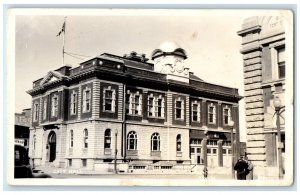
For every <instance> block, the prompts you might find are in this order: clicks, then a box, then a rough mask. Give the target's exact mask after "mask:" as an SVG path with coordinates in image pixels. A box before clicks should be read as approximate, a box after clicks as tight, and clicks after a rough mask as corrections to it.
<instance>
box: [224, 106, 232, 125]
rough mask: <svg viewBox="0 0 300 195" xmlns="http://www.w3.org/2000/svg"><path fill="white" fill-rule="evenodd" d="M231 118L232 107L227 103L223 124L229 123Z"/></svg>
mask: <svg viewBox="0 0 300 195" xmlns="http://www.w3.org/2000/svg"><path fill="white" fill-rule="evenodd" d="M230 118H231V112H230V108H229V107H228V106H227V105H226V106H225V107H224V108H223V124H224V125H228V124H229V120H230Z"/></svg>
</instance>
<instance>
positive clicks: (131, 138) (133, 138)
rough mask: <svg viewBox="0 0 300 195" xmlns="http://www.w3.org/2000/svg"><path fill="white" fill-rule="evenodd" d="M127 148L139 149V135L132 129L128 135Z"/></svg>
mask: <svg viewBox="0 0 300 195" xmlns="http://www.w3.org/2000/svg"><path fill="white" fill-rule="evenodd" d="M127 149H128V150H137V135H136V132H135V131H130V132H129V133H128V135H127Z"/></svg>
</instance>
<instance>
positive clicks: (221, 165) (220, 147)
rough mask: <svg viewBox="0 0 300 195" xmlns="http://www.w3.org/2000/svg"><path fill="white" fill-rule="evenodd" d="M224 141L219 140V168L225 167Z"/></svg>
mask: <svg viewBox="0 0 300 195" xmlns="http://www.w3.org/2000/svg"><path fill="white" fill-rule="evenodd" d="M222 143H223V141H222V140H218V165H219V167H223V147H222Z"/></svg>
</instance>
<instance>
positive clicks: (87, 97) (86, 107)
mask: <svg viewBox="0 0 300 195" xmlns="http://www.w3.org/2000/svg"><path fill="white" fill-rule="evenodd" d="M90 106H91V90H90V88H86V89H85V90H84V92H83V112H89V111H90V109H91V108H90Z"/></svg>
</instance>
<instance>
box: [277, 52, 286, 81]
mask: <svg viewBox="0 0 300 195" xmlns="http://www.w3.org/2000/svg"><path fill="white" fill-rule="evenodd" d="M277 63H278V78H285V48H284V47H282V48H279V49H277Z"/></svg>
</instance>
